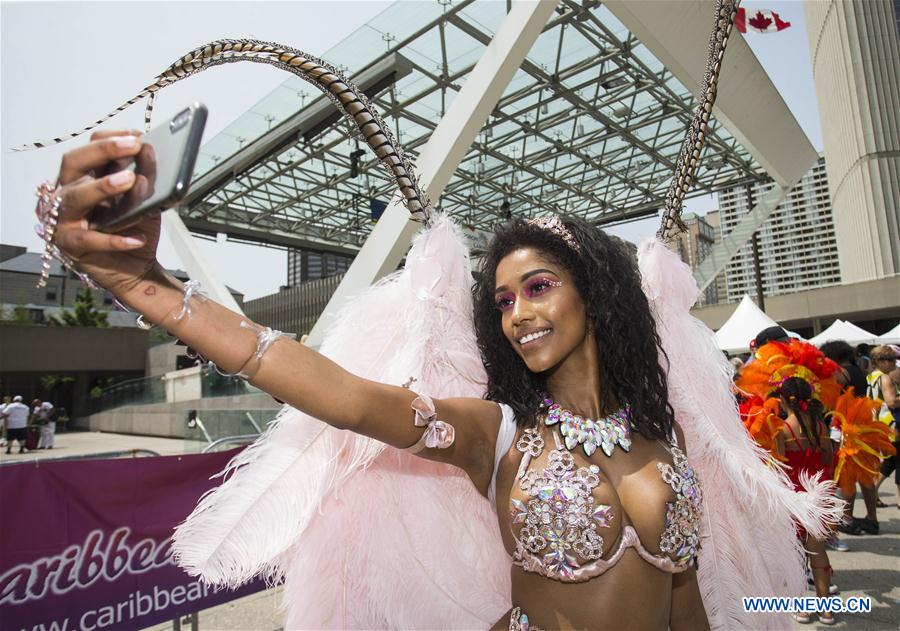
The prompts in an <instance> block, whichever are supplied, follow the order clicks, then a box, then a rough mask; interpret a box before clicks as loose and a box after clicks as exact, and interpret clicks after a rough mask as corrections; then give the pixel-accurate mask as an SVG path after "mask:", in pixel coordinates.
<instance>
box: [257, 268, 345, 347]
mask: <svg viewBox="0 0 900 631" xmlns="http://www.w3.org/2000/svg"><path fill="white" fill-rule="evenodd" d="M343 278H344V275H343V274H337V275H333V276H326V277H325V278H318V279H316V280H308V281H306V282H303V283H299V284H297V285H295V286H293V287H284V288H282V289H281V291H279V292H278V293H275V294H270V295H268V296H263V297H261V298H256V299H255V300H248V301H247V302H245V303H244V313H245V314H246V315H247V317H248V318H251V319H252V320H253V321H254V322H258V323H260V324H262V325H264V326H269V327H272V328H273V329H277V330H279V331H284V332H285V333H292V334H295V335H296V336H297V339H300V338H301V337H302V336H303V335H305V334H307V333H309V332H310V331H311V330H312V327H313V325H314V324H315V323H316V320H318V319H319V316H320V315H321V314H322V311H324V309H325V305H327V304H328V301H329V300H330V299H331V296H332V294H334V292H335V290H336V289H337V287H338V285H340V284H341V280H342V279H343Z"/></svg>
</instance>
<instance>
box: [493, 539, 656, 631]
mask: <svg viewBox="0 0 900 631" xmlns="http://www.w3.org/2000/svg"><path fill="white" fill-rule="evenodd" d="M671 596H672V574H669V573H666V572H662V571H660V570H658V569H656V568H654V567H653V566H651V565H649V564H648V563H647V562H646V561H644V560H643V559H641V557H640V556H638V554H637V552H635V551H634V550H633V549H629V550H626V551H625V554H624V555H623V556H622V558H621V559H620V560H619V562H618V563H617V564H616V565H615V566H614V567H612V568H610V569H609V570H608V571H607V572H605V573H604V574H603V575H602V576H598V577H597V578H593V579H591V580H589V581H585V582H583V583H562V582H560V581H555V580H552V579H548V578H544V577H543V576H541V575H539V574H535V573H532V572H526V571H524V570H523V569H522V568H520V567H516V566H513V568H512V603H513V606H514V607H521V609H522V613H525V614H527V615H528V620H529V623H530V625H531V626H532V627H539V628H541V629H641V630H644V629H649V630H652V629H661V630H665V629H667V628H668V626H669V609H670V606H671ZM508 626H509V613H507V614H506V617H504V618H503V619H501V620H499V621H497V624H496V625H494V627H492V628H493V629H507V628H508Z"/></svg>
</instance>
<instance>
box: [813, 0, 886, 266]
mask: <svg viewBox="0 0 900 631" xmlns="http://www.w3.org/2000/svg"><path fill="white" fill-rule="evenodd" d="M898 4H900V3H897V2H896V0H894V2H892V1H891V0H816V1H815V2H811V1H807V2H804V9H805V14H806V30H807V35H808V37H809V51H810V55H811V57H812V69H813V78H814V79H815V82H816V92H817V94H818V104H819V116H820V118H821V123H822V138H823V141H824V145H825V157H826V159H827V160H828V181H829V184H830V186H831V200H832V204H833V205H834V228H835V233H836V234H837V240H838V242H839V243H840V245H841V247H840V249H839V258H840V266H841V278H842V280H843V281H844V282H856V281H865V280H872V279H876V278H883V277H885V276H891V275H893V274H898V273H900V105H898V104H900V97H898V94H900V41H898V38H900V35H898V32H897V18H898V15H897V14H898V12H900V9H898Z"/></svg>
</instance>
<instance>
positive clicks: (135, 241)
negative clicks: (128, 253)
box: [122, 237, 144, 245]
mask: <svg viewBox="0 0 900 631" xmlns="http://www.w3.org/2000/svg"><path fill="white" fill-rule="evenodd" d="M122 241H124V242H125V245H144V240H143V239H138V238H137V237H122Z"/></svg>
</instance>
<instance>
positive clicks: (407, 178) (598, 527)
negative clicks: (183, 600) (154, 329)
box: [38, 0, 840, 629]
mask: <svg viewBox="0 0 900 631" xmlns="http://www.w3.org/2000/svg"><path fill="white" fill-rule="evenodd" d="M734 8H735V7H734V3H732V2H725V1H723V0H720V1H719V2H718V3H717V7H716V20H715V24H716V27H715V30H714V32H713V35H712V38H711V42H710V62H709V65H708V68H707V77H706V81H705V82H704V86H703V88H704V89H703V91H702V96H701V101H700V105H699V106H698V108H697V113H696V115H695V118H694V121H693V123H692V126H691V129H690V130H689V134H688V137H687V138H686V140H685V143H684V146H683V147H682V151H681V154H680V156H679V160H678V169H677V174H676V178H675V181H673V185H672V188H671V189H670V196H669V203H668V204H667V211H666V213H665V216H664V220H663V228H662V230H661V233H660V238H658V239H648V240H646V241H645V242H644V243H643V244H642V245H641V247H640V249H639V252H638V261H635V260H634V258H633V256H632V255H631V254H630V253H629V252H628V251H627V250H626V249H625V247H623V246H622V245H621V244H619V243H618V242H617V241H616V240H614V239H612V238H610V237H608V236H607V235H605V234H604V233H603V232H602V231H601V230H599V229H597V228H596V227H594V226H591V225H589V224H587V223H586V222H584V221H581V220H579V219H576V218H571V217H560V216H552V217H539V218H536V219H531V220H527V221H525V220H520V219H517V220H513V221H511V222H510V223H508V224H506V225H504V226H501V227H500V228H498V230H497V232H496V234H495V236H494V239H493V240H492V242H491V243H490V245H489V247H488V248H487V253H486V256H485V265H484V268H483V270H482V273H481V275H480V276H479V278H478V280H477V282H476V284H475V291H474V295H473V292H472V290H471V268H470V264H469V259H468V252H467V249H466V246H465V244H464V242H463V240H462V238H461V235H460V231H459V230H458V229H457V228H456V226H455V225H453V223H452V221H451V220H450V219H448V218H446V217H442V216H439V215H438V214H437V213H435V212H434V211H433V209H432V208H431V206H430V204H429V203H428V200H427V199H426V198H425V197H424V195H423V194H422V193H421V191H420V190H419V187H418V184H417V182H416V180H415V177H414V176H413V169H412V166H411V165H410V164H409V163H408V162H407V160H406V159H405V157H404V156H403V153H402V150H400V148H399V147H398V146H397V145H396V143H395V142H394V140H393V138H392V137H391V134H390V132H389V130H388V129H387V127H386V126H385V125H384V123H383V122H382V121H381V119H380V117H378V115H377V113H376V112H375V111H374V108H372V107H371V105H370V104H369V103H368V102H367V101H366V99H365V98H364V97H363V96H362V95H361V94H359V92H358V91H357V90H355V89H354V88H353V86H352V84H350V83H349V82H348V81H346V80H345V79H344V78H343V77H341V76H340V73H339V72H338V71H337V70H335V69H334V68H333V67H331V66H329V65H328V64H326V63H325V62H322V61H321V60H317V59H315V58H312V57H309V56H308V55H305V54H303V53H301V52H300V51H297V50H294V49H291V48H288V47H284V46H280V45H276V44H267V43H263V42H255V41H251V40H222V41H219V42H213V43H211V44H209V45H207V46H204V47H201V48H198V49H197V50H195V51H193V52H192V53H190V54H189V55H186V56H185V57H184V58H182V59H181V60H179V61H178V62H176V63H175V64H173V66H172V67H170V68H169V69H168V70H167V71H166V72H164V73H163V74H162V75H160V76H159V77H158V78H157V81H156V82H155V83H154V84H153V85H152V86H150V87H148V89H147V90H146V91H145V93H142V94H145V95H150V96H152V95H155V94H156V92H157V91H158V90H159V89H161V88H162V87H165V86H166V85H169V84H170V83H173V82H175V81H177V80H179V79H181V78H183V77H185V76H189V75H191V74H193V73H195V72H198V71H201V70H203V69H205V68H207V67H209V66H211V65H216V64H218V63H226V62H233V61H242V60H248V61H256V62H263V63H270V64H273V65H276V66H280V67H284V68H285V69H289V70H290V71H292V72H294V73H295V74H298V75H299V76H301V77H303V78H305V79H307V80H308V81H310V82H312V83H313V84H314V85H317V86H318V87H320V88H321V89H322V90H323V91H325V92H326V94H328V95H329V96H330V97H331V98H332V99H333V100H334V101H335V103H336V104H337V105H338V106H339V107H340V108H341V109H342V110H343V111H344V113H345V114H346V115H347V116H348V118H349V120H350V121H351V122H352V123H353V124H354V125H355V126H356V127H357V129H358V130H359V131H360V133H361V134H362V135H363V139H364V140H365V141H366V142H367V143H368V144H369V145H370V146H371V147H372V148H373V149H375V150H376V153H377V155H378V156H379V159H380V160H381V162H382V163H383V164H384V165H385V166H386V167H388V170H389V172H390V173H391V175H392V177H394V178H395V180H396V181H397V183H398V186H399V188H400V190H401V192H402V193H403V195H404V198H405V199H406V203H407V206H408V208H409V209H410V211H411V213H412V215H413V218H415V219H417V220H420V221H422V222H423V223H425V224H426V227H427V228H426V229H425V230H424V231H423V232H421V233H420V234H419V235H418V236H417V237H416V239H415V241H414V243H413V247H412V249H411V250H410V252H409V254H408V256H407V263H406V266H405V267H404V269H403V270H401V271H399V272H397V273H395V274H393V275H392V276H390V277H388V278H386V279H384V280H382V281H381V282H379V283H377V284H376V285H375V286H373V287H371V288H370V289H369V290H367V291H366V292H364V293H363V294H362V295H360V296H358V297H356V298H355V299H354V300H353V301H352V303H350V304H349V305H348V306H347V307H345V308H344V309H343V311H342V313H341V315H340V317H339V318H338V321H337V322H336V324H335V325H334V326H333V328H332V329H331V330H330V331H329V333H328V334H327V335H326V338H325V340H324V342H323V344H322V346H321V348H320V352H319V353H317V352H314V351H312V350H311V349H308V348H306V347H304V346H302V345H301V344H297V343H295V342H292V341H290V340H287V339H284V337H283V336H281V335H280V334H279V333H278V332H277V331H272V330H271V329H268V328H265V327H261V326H259V325H256V324H254V323H252V322H248V321H247V319H246V318H244V317H242V316H240V315H238V314H235V313H233V312H230V311H228V310H227V309H225V308H223V307H221V306H219V305H217V304H216V303H214V302H213V301H211V300H209V299H206V298H205V297H204V296H203V295H202V293H200V292H199V291H198V287H197V285H196V284H195V283H193V282H190V283H187V284H186V285H182V284H181V283H180V282H178V281H176V280H175V279H173V278H171V277H170V276H168V275H167V274H166V273H165V271H164V270H163V269H162V267H161V266H160V265H159V264H158V262H157V261H156V257H155V251H156V244H157V240H158V236H159V217H158V215H156V216H150V217H144V218H143V219H141V220H140V222H139V223H137V224H135V225H132V226H130V227H128V228H127V229H126V230H125V231H124V232H123V233H120V234H117V235H108V234H104V233H101V232H97V231H94V230H92V229H91V224H90V220H91V217H92V214H93V213H94V212H95V211H96V209H98V208H99V209H101V210H102V206H103V205H104V203H105V202H106V201H107V200H109V199H110V198H112V197H113V196H114V195H116V194H120V193H122V192H123V191H126V190H128V189H129V188H130V187H131V186H133V185H134V180H133V178H130V177H129V176H122V177H117V176H108V177H94V175H93V174H94V173H98V172H100V169H101V168H102V167H103V166H104V165H105V164H106V163H107V162H108V161H111V160H117V159H122V158H127V157H129V156H134V155H135V154H137V153H138V152H139V151H140V142H139V140H138V139H137V138H136V134H131V133H127V132H105V133H103V134H95V135H94V138H93V140H92V142H91V143H90V144H88V145H87V146H84V147H80V148H77V149H74V150H72V151H71V152H69V153H68V154H66V158H65V159H64V160H63V165H62V167H61V170H60V175H59V179H58V182H57V185H56V186H51V185H46V186H45V187H43V189H42V191H41V192H42V196H41V200H40V202H39V206H38V214H39V216H40V217H41V218H42V220H43V223H44V226H45V227H44V229H43V234H44V238H45V241H46V243H47V256H48V257H51V256H56V257H58V258H60V259H61V260H63V261H64V262H66V263H67V264H69V265H71V266H72V267H73V268H75V269H76V270H77V271H78V272H79V273H81V274H82V275H83V276H84V277H85V279H86V280H91V281H92V282H97V283H99V284H101V285H103V286H104V287H106V288H107V289H109V290H110V291H112V292H113V293H114V294H115V295H116V296H117V297H118V299H119V300H120V301H121V302H123V303H124V304H126V305H128V306H129V307H130V308H132V309H135V310H137V311H139V312H140V313H141V314H142V319H143V320H144V321H146V322H148V323H153V324H156V325H159V326H162V327H165V328H166V329H167V330H169V331H170V332H171V333H172V334H173V335H176V336H177V337H179V338H180V339H182V340H184V341H185V342H186V343H187V344H189V345H190V346H191V347H192V348H193V349H195V350H196V351H197V352H198V353H200V354H202V356H204V357H205V358H208V359H209V360H211V361H213V362H214V363H215V364H216V365H217V366H218V367H219V369H220V370H222V371H226V372H229V373H233V374H238V375H240V376H242V377H244V378H246V379H248V380H249V381H251V382H252V383H253V384H254V385H255V386H257V387H259V388H261V389H263V390H265V391H266V392H269V393H270V394H272V395H273V396H274V397H276V398H278V399H280V400H283V401H286V402H287V405H286V406H285V408H284V409H283V410H282V411H281V413H280V414H279V416H278V418H277V420H276V421H275V422H274V423H272V424H271V425H270V427H269V428H268V429H267V431H266V432H265V433H264V435H263V436H262V437H261V438H260V439H259V440H258V441H257V442H256V443H255V444H254V445H252V446H250V447H249V448H247V449H246V450H244V451H243V452H242V453H241V454H240V455H238V456H237V457H236V458H235V459H234V460H233V461H232V463H230V465H229V467H228V469H227V470H226V472H225V481H224V482H223V484H222V485H221V486H220V487H219V488H217V489H215V490H214V491H212V492H211V493H209V494H208V495H206V496H204V497H203V498H202V499H201V501H200V503H199V505H198V506H197V508H196V510H195V511H194V512H193V513H192V515H191V516H190V517H188V519H187V520H186V521H185V522H184V523H183V524H182V525H181V526H180V527H179V528H178V529H177V531H176V534H175V554H176V558H177V560H178V562H179V563H180V564H181V565H182V566H183V567H184V568H186V569H187V570H188V571H189V572H190V573H191V574H194V575H199V576H201V577H202V578H203V579H204V580H206V581H208V582H210V583H214V584H218V585H225V586H233V585H237V584H240V583H241V582H243V581H246V580H248V579H250V578H252V577H253V576H256V575H260V574H261V575H263V576H266V577H268V578H270V579H272V580H276V579H281V580H283V581H284V584H285V588H284V590H285V591H284V594H285V595H284V598H285V604H286V607H287V619H286V622H285V626H286V627H287V628H467V629H470V628H487V627H491V625H493V627H492V628H498V629H499V628H503V629H506V628H509V629H526V628H532V629H536V628H657V629H665V628H672V629H681V628H690V629H702V628H707V627H711V628H717V629H727V628H736V627H741V628H783V626H784V624H785V620H784V618H783V614H752V613H747V612H745V611H743V608H742V605H741V597H742V596H760V595H781V596H784V595H791V594H793V593H795V592H797V591H798V589H799V587H800V586H801V585H802V582H803V569H802V559H803V551H802V548H801V547H800V546H799V544H798V543H797V541H796V539H794V538H793V537H790V536H787V535H788V534H789V533H790V532H792V531H793V528H794V521H795V520H796V521H799V522H800V523H801V524H802V525H803V526H804V527H805V528H807V529H809V530H810V531H811V532H812V533H814V534H816V535H817V536H822V535H824V533H825V532H826V531H827V527H828V524H829V523H830V522H832V521H834V520H836V519H837V518H838V516H839V513H840V507H839V506H838V505H837V504H836V503H835V502H834V501H833V500H832V499H831V497H832V494H831V488H832V487H831V486H830V484H829V483H828V482H825V481H820V480H815V479H807V480H804V486H803V489H804V490H803V491H802V492H800V493H797V492H795V491H794V490H793V489H792V488H791V487H790V486H789V484H788V481H787V479H786V477H785V476H784V474H783V473H782V472H781V471H780V470H778V469H777V467H771V466H766V464H765V462H764V461H765V459H766V457H767V456H766V455H765V453H764V452H763V451H762V450H761V449H759V448H758V447H757V446H756V445H755V444H753V442H752V441H751V440H750V439H749V437H748V436H747V435H746V433H745V432H744V430H743V429H742V428H741V427H740V425H739V424H738V423H736V422H735V419H736V417H737V411H736V408H735V404H734V400H733V398H732V396H731V371H730V366H729V365H728V364H727V362H726V361H725V358H724V357H723V356H722V354H721V353H720V352H719V351H718V349H717V348H716V346H715V343H714V338H713V336H712V333H711V332H710V331H709V329H708V328H706V327H705V326H704V325H703V324H702V323H700V322H699V321H698V320H696V319H694V318H692V317H691V316H690V313H689V309H690V306H691V305H692V304H693V303H694V301H695V299H696V297H697V295H698V293H699V292H698V289H697V286H696V284H695V282H694V280H693V277H692V275H691V272H690V269H689V268H688V267H687V266H686V265H684V264H683V263H681V261H680V260H679V259H678V258H677V257H676V256H675V255H674V253H673V252H671V251H670V250H669V249H668V248H667V247H666V246H665V244H664V240H665V239H666V238H668V237H669V236H671V234H672V232H673V231H674V230H675V229H677V228H678V226H679V225H680V222H679V220H678V214H679V212H680V205H681V201H682V199H683V196H684V193H685V192H686V191H687V190H688V187H689V184H690V182H691V180H692V177H693V173H694V172H695V169H696V164H697V159H698V158H699V153H700V150H701V149H702V142H703V137H704V135H705V132H706V125H707V123H708V119H709V114H710V112H711V110H712V100H713V98H714V96H715V84H716V78H717V74H718V69H719V66H720V64H721V59H722V54H723V52H724V47H725V43H726V42H727V38H728V33H729V30H730V27H731V23H732V19H733V14H734ZM135 100H136V99H132V102H133V101H135ZM698 373H700V374H702V375H703V379H697V374H698ZM346 430H349V431H346ZM760 523H764V524H768V525H769V528H770V532H769V533H768V535H769V536H761V537H756V536H754V537H750V536H749V533H751V532H758V531H759V524H760Z"/></svg>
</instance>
